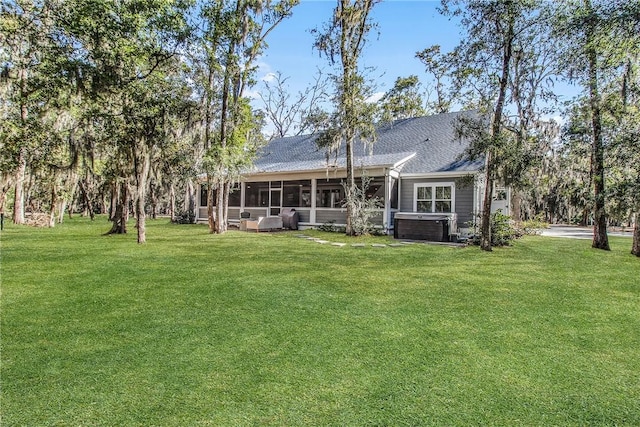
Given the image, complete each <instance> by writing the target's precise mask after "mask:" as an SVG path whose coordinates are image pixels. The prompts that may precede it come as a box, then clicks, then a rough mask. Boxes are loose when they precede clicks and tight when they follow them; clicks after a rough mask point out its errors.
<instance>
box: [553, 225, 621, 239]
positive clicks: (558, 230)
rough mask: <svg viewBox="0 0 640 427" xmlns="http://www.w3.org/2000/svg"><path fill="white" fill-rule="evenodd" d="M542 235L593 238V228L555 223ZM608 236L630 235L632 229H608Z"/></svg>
mask: <svg viewBox="0 0 640 427" xmlns="http://www.w3.org/2000/svg"><path fill="white" fill-rule="evenodd" d="M541 234H542V235H543V236H548V237H565V238H569V239H593V228H591V227H579V226H577V225H557V224H552V225H550V226H549V228H547V229H544V230H542V233H541ZM608 234H609V236H623V237H632V236H633V234H632V230H631V229H629V230H628V231H608Z"/></svg>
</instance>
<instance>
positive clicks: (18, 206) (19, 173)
mask: <svg viewBox="0 0 640 427" xmlns="http://www.w3.org/2000/svg"><path fill="white" fill-rule="evenodd" d="M26 173H27V149H26V148H25V147H20V152H19V154H18V168H17V170H16V185H15V192H14V198H13V223H14V224H24V178H25V176H26Z"/></svg>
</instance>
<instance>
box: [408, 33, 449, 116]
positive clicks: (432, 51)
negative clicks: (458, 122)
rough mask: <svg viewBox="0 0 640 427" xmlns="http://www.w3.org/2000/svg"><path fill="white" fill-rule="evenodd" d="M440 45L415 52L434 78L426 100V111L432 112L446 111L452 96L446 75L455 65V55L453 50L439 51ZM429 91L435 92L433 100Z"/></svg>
mask: <svg viewBox="0 0 640 427" xmlns="http://www.w3.org/2000/svg"><path fill="white" fill-rule="evenodd" d="M440 49H441V47H440V45H434V46H431V47H428V48H426V49H423V50H421V51H420V52H416V58H418V59H419V60H420V61H421V62H422V63H423V64H424V66H425V70H426V72H427V73H429V74H430V75H431V76H432V77H433V80H434V83H433V88H432V89H431V90H430V93H429V97H428V100H427V112H429V113H433V114H440V113H447V112H449V110H450V108H451V104H452V102H453V97H454V96H458V95H459V93H457V92H456V94H455V95H454V94H452V93H451V91H448V90H447V84H448V76H449V74H450V72H451V71H452V69H453V68H454V67H455V55H454V53H453V52H448V53H441V51H440ZM431 92H435V100H432V97H431Z"/></svg>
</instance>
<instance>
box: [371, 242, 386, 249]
mask: <svg viewBox="0 0 640 427" xmlns="http://www.w3.org/2000/svg"><path fill="white" fill-rule="evenodd" d="M371 246H372V247H374V248H386V247H387V245H383V244H380V243H374V244H373V245H371Z"/></svg>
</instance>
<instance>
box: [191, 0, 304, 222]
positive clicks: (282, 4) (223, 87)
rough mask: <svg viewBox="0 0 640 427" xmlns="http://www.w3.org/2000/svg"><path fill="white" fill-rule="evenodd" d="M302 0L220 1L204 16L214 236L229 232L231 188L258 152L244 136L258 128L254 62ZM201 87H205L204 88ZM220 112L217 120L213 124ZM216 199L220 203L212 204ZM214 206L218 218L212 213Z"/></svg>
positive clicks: (207, 146)
mask: <svg viewBox="0 0 640 427" xmlns="http://www.w3.org/2000/svg"><path fill="white" fill-rule="evenodd" d="M297 4H298V0H281V1H278V2H274V3H265V4H263V3H262V2H252V1H247V0H235V1H229V2H225V1H224V0H217V1H215V2H212V3H211V4H210V5H207V6H205V7H204V8H203V9H202V10H201V11H200V16H201V18H202V20H203V22H204V28H203V29H202V34H201V35H200V40H201V42H202V43H201V44H200V49H201V51H202V52H203V53H204V55H203V60H204V64H203V67H202V69H203V71H204V75H205V76H206V78H205V79H200V80H199V81H200V82H203V83H204V86H203V87H204V90H203V91H202V92H203V94H204V97H205V111H206V114H205V120H204V124H203V125H204V145H205V149H206V156H207V161H206V162H205V169H206V173H207V185H208V188H209V189H210V190H214V191H209V201H208V217H209V230H210V232H211V233H223V232H225V231H226V229H227V208H228V200H229V190H230V188H231V183H232V182H233V180H234V179H236V178H237V175H238V171H239V170H240V169H241V168H242V166H244V165H246V164H247V163H248V162H250V161H251V153H255V148H256V147H255V142H256V140H255V138H247V136H248V135H251V136H255V133H253V132H245V131H247V129H248V127H251V124H254V123H255V120H254V118H253V117H251V115H252V111H251V110H250V108H248V102H247V99H246V97H245V90H246V88H248V87H250V86H251V85H253V83H254V79H253V76H254V74H255V61H256V59H257V58H258V56H259V55H260V53H262V51H263V49H264V48H265V46H266V38H267V36H268V35H269V34H270V33H271V31H273V29H274V28H276V26H277V25H278V24H279V23H280V22H282V21H283V20H284V19H286V18H287V17H289V16H291V14H292V10H293V7H294V6H295V5H297ZM201 84H202V83H201ZM215 113H217V117H218V120H214V114H215ZM214 195H215V197H216V200H213V196H214ZM213 206H215V213H214V211H213Z"/></svg>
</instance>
